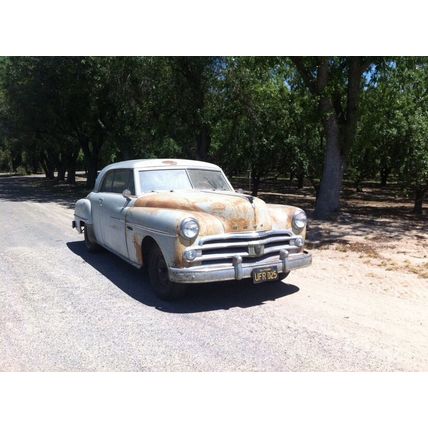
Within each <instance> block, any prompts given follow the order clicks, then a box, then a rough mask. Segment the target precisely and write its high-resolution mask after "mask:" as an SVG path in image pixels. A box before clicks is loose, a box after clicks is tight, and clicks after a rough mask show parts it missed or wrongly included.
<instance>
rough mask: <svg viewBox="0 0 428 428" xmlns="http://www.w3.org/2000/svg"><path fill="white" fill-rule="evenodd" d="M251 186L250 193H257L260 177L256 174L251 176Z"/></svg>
mask: <svg viewBox="0 0 428 428" xmlns="http://www.w3.org/2000/svg"><path fill="white" fill-rule="evenodd" d="M251 187H252V191H251V194H252V195H253V196H257V193H258V192H259V187H260V177H258V176H256V175H253V176H252V177H251Z"/></svg>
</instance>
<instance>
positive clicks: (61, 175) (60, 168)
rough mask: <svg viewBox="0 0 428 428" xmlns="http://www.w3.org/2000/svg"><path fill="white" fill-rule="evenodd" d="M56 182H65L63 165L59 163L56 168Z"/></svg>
mask: <svg viewBox="0 0 428 428" xmlns="http://www.w3.org/2000/svg"><path fill="white" fill-rule="evenodd" d="M57 180H58V181H65V164H64V162H61V163H60V164H59V166H58V177H57Z"/></svg>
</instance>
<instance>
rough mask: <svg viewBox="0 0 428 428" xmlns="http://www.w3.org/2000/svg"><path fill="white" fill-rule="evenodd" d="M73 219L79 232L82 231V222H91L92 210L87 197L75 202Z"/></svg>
mask: <svg viewBox="0 0 428 428" xmlns="http://www.w3.org/2000/svg"><path fill="white" fill-rule="evenodd" d="M74 221H75V226H76V229H77V230H78V231H79V233H82V226H83V225H84V224H92V210H91V202H90V201H89V199H86V198H83V199H79V200H78V201H77V202H76V206H75V208H74Z"/></svg>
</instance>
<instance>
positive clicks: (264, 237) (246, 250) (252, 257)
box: [195, 230, 300, 265]
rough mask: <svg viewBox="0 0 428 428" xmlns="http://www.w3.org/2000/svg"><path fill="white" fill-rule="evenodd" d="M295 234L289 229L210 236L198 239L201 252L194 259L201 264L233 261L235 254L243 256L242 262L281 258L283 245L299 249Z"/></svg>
mask: <svg viewBox="0 0 428 428" xmlns="http://www.w3.org/2000/svg"><path fill="white" fill-rule="evenodd" d="M293 238H295V235H293V234H292V233H291V232H290V231H288V230H274V231H268V232H250V233H248V232H244V233H229V234H224V235H215V236H207V237H203V238H201V239H200V240H199V246H198V247H197V248H198V249H200V250H201V253H202V254H201V256H199V257H197V258H196V259H195V262H200V263H201V264H202V265H215V264H232V259H233V257H234V256H241V257H242V261H243V263H257V262H261V261H263V260H265V259H271V258H274V257H275V256H277V257H278V258H279V252H280V250H282V249H285V250H287V251H289V252H290V253H293V252H297V251H299V250H300V248H299V247H297V246H295V245H294V242H293V241H292V240H293ZM260 246H261V247H262V250H261V248H260Z"/></svg>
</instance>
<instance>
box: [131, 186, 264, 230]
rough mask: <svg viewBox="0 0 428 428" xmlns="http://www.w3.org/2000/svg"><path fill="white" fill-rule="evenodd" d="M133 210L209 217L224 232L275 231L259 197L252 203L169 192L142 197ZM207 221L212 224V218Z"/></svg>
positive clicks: (227, 196) (240, 199) (229, 197)
mask: <svg viewBox="0 0 428 428" xmlns="http://www.w3.org/2000/svg"><path fill="white" fill-rule="evenodd" d="M134 207H135V208H141V207H150V208H157V209H162V208H166V209H174V210H182V211H185V212H189V211H190V212H192V213H201V214H209V215H210V216H214V217H216V218H217V219H218V220H219V221H221V223H222V224H223V227H224V230H223V232H245V231H253V230H255V231H258V230H270V229H271V228H272V223H271V219H270V215H269V212H268V209H267V207H266V204H265V203H264V202H263V201H262V200H261V199H257V198H255V199H254V200H253V204H251V203H250V202H249V201H248V200H246V199H244V198H240V197H237V196H234V195H225V194H218V195H217V194H214V193H211V194H203V193H198V192H180V193H178V192H169V193H156V194H153V195H146V196H143V197H141V198H139V199H137V201H136V202H135V204H134ZM206 220H207V221H209V222H212V221H213V219H212V217H210V218H207V219H206ZM202 226H203V225H202V224H201V227H202ZM206 227H207V228H209V224H208V225H206ZM216 229H217V228H216ZM220 233H221V232H220Z"/></svg>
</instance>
